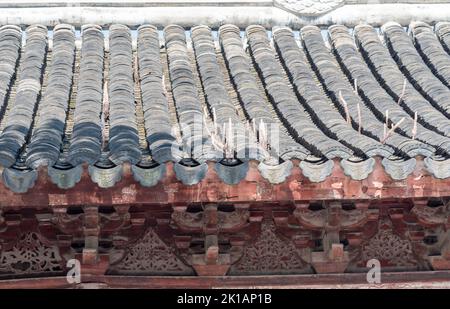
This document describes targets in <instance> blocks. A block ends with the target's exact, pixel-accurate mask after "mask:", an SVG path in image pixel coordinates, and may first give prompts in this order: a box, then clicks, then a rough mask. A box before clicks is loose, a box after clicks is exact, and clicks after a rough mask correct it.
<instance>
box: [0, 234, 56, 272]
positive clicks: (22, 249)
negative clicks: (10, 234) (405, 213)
mask: <svg viewBox="0 0 450 309" xmlns="http://www.w3.org/2000/svg"><path fill="white" fill-rule="evenodd" d="M62 270H63V268H62V258H61V256H60V254H59V250H58V248H57V247H56V246H47V245H46V244H45V243H44V242H43V241H42V240H41V238H40V236H39V235H38V234H37V233H34V232H28V233H24V234H22V235H21V236H20V238H19V239H18V240H17V242H16V243H15V244H14V246H13V247H12V248H11V249H9V250H6V251H3V252H1V254H0V274H1V275H8V274H13V275H22V274H25V275H30V274H39V273H45V272H61V271H62Z"/></svg>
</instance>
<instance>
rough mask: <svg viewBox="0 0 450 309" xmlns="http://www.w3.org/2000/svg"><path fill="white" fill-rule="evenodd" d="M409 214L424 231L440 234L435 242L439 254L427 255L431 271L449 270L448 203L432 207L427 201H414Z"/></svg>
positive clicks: (449, 223) (449, 212)
mask: <svg viewBox="0 0 450 309" xmlns="http://www.w3.org/2000/svg"><path fill="white" fill-rule="evenodd" d="M411 213H413V214H414V215H415V216H416V218H417V221H418V223H419V224H420V225H421V226H423V227H424V228H425V229H427V230H437V231H439V232H440V233H439V235H438V240H437V246H438V247H439V251H440V254H439V255H436V254H433V255H428V254H427V256H428V260H429V262H430V264H431V266H432V267H433V269H435V270H448V269H450V202H446V201H443V204H442V205H441V206H435V207H433V206H431V205H428V201H427V200H415V201H414V207H413V208H412V210H411ZM422 236H425V235H422ZM422 240H423V237H422Z"/></svg>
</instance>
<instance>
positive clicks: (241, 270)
mask: <svg viewBox="0 0 450 309" xmlns="http://www.w3.org/2000/svg"><path fill="white" fill-rule="evenodd" d="M275 229H276V228H275V225H274V223H273V222H272V221H269V220H265V221H263V222H262V224H261V234H260V235H259V237H258V238H257V239H256V241H255V242H254V243H253V244H249V245H248V246H247V247H246V248H245V252H244V254H243V256H242V258H241V259H240V260H239V261H238V262H237V263H236V264H235V265H233V266H232V268H231V271H230V272H231V274H235V275H236V274H239V275H247V274H272V273H305V272H308V271H309V268H308V267H307V264H306V263H305V262H304V261H303V260H302V259H301V257H300V256H299V250H298V249H297V248H296V247H295V246H294V244H293V243H292V242H287V241H284V240H282V239H281V238H280V237H278V236H277V234H276V233H275Z"/></svg>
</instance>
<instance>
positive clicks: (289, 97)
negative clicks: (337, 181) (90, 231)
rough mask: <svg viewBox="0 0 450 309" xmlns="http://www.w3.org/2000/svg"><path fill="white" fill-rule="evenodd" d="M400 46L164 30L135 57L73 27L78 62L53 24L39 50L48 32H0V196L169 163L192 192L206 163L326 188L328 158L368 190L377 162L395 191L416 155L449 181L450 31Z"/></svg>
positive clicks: (355, 39)
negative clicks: (298, 171)
mask: <svg viewBox="0 0 450 309" xmlns="http://www.w3.org/2000/svg"><path fill="white" fill-rule="evenodd" d="M408 32H409V33H408ZM408 32H406V31H405V29H404V28H403V27H401V26H400V25H398V24H396V23H387V24H385V25H384V26H383V27H382V28H381V34H382V35H380V33H379V32H378V31H377V30H376V29H374V28H372V27H371V26H369V25H360V26H358V27H356V28H355V29H348V28H346V27H344V26H340V25H335V26H331V27H330V28H329V29H328V32H327V34H328V41H324V39H323V30H321V29H319V28H317V27H315V26H306V27H304V28H302V29H301V30H300V32H299V34H300V35H299V37H297V36H296V35H295V33H294V32H293V31H292V30H291V29H289V28H286V27H278V28H274V29H273V31H272V32H271V35H270V37H269V36H268V31H267V29H264V28H263V27H261V26H258V25H251V26H249V27H247V29H246V31H245V35H244V38H243V37H242V33H241V31H240V29H239V28H237V27H236V26H233V25H224V26H222V27H221V28H220V29H219V31H218V33H217V34H218V35H217V39H215V38H214V36H213V35H212V32H211V30H210V29H209V28H208V27H206V26H198V27H195V28H193V29H191V32H190V34H191V35H190V36H189V37H188V38H187V37H186V31H185V29H183V28H182V27H180V26H177V25H170V26H167V27H166V28H164V30H163V40H162V41H161V39H160V32H159V31H158V29H157V28H155V27H153V26H151V25H143V26H141V27H139V28H138V30H137V44H136V46H137V48H136V50H134V49H133V38H132V35H131V33H130V30H129V29H128V28H127V27H126V26H123V25H113V26H111V27H110V29H109V42H108V47H109V48H108V50H105V38H104V32H102V28H101V27H99V26H96V25H86V26H84V27H83V28H82V43H81V48H77V47H76V46H77V44H76V38H75V32H74V29H73V27H71V26H70V25H64V24H61V25H58V26H56V27H55V28H54V29H53V38H52V41H53V44H52V48H51V50H50V49H49V40H48V36H47V35H48V33H47V28H45V27H43V26H39V25H34V26H30V27H29V28H27V29H26V44H25V45H24V46H22V44H21V40H22V32H21V29H20V28H19V27H16V26H3V27H1V28H0V47H1V48H0V96H1V97H0V166H2V167H3V182H4V184H5V185H7V186H8V187H10V188H11V189H13V190H14V191H17V192H25V191H26V190H27V189H28V188H29V187H30V186H32V184H33V178H34V179H35V177H36V176H35V175H36V170H37V169H38V168H39V167H41V166H48V167H49V168H48V171H49V173H53V175H60V176H61V175H64V176H61V177H59V176H58V177H56V176H55V177H53V178H52V179H56V180H55V182H56V183H57V184H59V186H61V187H63V188H68V187H70V186H73V185H74V184H75V183H76V179H77V178H78V176H77V175H81V172H80V171H81V170H82V165H83V164H87V165H88V166H89V169H90V172H91V171H92V173H91V175H92V177H93V180H94V181H95V179H97V178H98V179H107V180H105V183H104V184H101V186H103V187H105V186H110V185H113V184H114V176H111V177H109V176H108V177H109V178H108V177H107V176H104V175H105V174H106V175H113V174H114V172H113V171H114V170H120V169H121V165H122V164H123V163H126V162H128V163H130V164H132V166H133V167H134V168H133V171H135V172H136V175H138V176H137V177H138V178H139V177H141V178H142V179H141V180H142V181H141V183H143V184H147V185H149V184H153V183H154V181H153V180H151V179H150V178H151V177H150V176H148V175H150V174H152V173H150V172H149V170H152V169H155V168H156V167H158V166H160V165H163V164H164V163H166V162H168V161H172V162H175V163H176V165H175V171H176V172H177V171H178V172H177V174H178V175H179V180H181V181H183V183H185V184H194V183H197V182H198V181H200V180H201V179H202V175H205V173H206V170H205V168H207V165H206V161H209V160H213V161H217V162H218V163H217V171H218V172H219V175H222V176H221V177H222V179H223V180H224V181H225V182H226V183H232V184H236V183H238V182H239V181H240V180H241V179H242V178H244V177H245V172H246V167H245V166H246V161H248V160H251V159H255V160H258V161H260V162H261V163H260V165H261V169H260V170H261V173H262V174H263V176H265V177H267V178H268V179H269V180H270V181H271V182H273V183H277V182H281V181H283V180H284V178H285V177H287V176H288V175H289V171H290V168H292V163H291V162H290V159H299V160H301V163H300V167H301V168H302V169H303V172H304V174H305V175H306V176H307V177H309V178H310V180H311V181H322V180H324V179H325V177H327V176H328V175H329V174H330V173H331V170H332V166H333V161H332V159H335V158H338V159H341V161H340V162H341V165H342V166H343V168H344V170H345V172H346V174H347V175H348V176H350V177H351V178H353V179H364V178H365V177H367V176H368V174H369V173H370V172H371V171H372V169H373V166H374V164H373V162H374V161H373V157H375V156H379V157H382V158H383V165H384V166H385V169H386V171H387V172H388V173H389V174H390V175H391V176H392V178H394V179H401V178H405V177H406V176H407V175H408V174H409V173H411V172H412V170H413V169H414V165H415V159H414V158H415V157H416V156H421V157H425V158H426V160H425V162H426V168H427V169H428V171H429V172H430V173H431V174H433V175H434V176H435V177H437V178H446V177H450V159H449V154H450V121H449V115H450V103H449V102H450V89H449V82H450V73H449V72H450V71H449V69H448V67H449V66H450V56H449V53H448V52H449V51H450V45H449V44H450V24H448V23H439V24H437V25H436V26H435V27H434V28H433V27H431V26H429V25H427V24H425V23H421V22H416V23H413V24H411V25H410V27H409V31H408ZM159 169H160V168H159ZM145 170H147V172H144V171H145ZM155 171H156V170H155ZM33 175H34V176H33ZM101 175H103V176H101ZM146 175H147V176H146ZM145 177H150V178H148V179H147V180H145ZM60 178H61V179H65V180H64V181H65V182H66V183H65V184H63V183H62V181H63V180H58V179H60ZM96 182H98V181H96Z"/></svg>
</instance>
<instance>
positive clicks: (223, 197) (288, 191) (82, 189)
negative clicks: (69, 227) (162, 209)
mask: <svg viewBox="0 0 450 309" xmlns="http://www.w3.org/2000/svg"><path fill="white" fill-rule="evenodd" d="M417 162H418V163H417V166H416V169H415V171H414V172H413V173H412V174H411V175H409V176H408V178H407V179H405V180H401V181H395V180H393V179H391V178H390V176H389V175H388V174H386V172H385V171H384V168H383V167H382V166H381V161H380V160H377V162H376V167H375V170H374V172H373V173H372V174H370V175H369V177H368V178H367V179H365V180H362V181H356V180H352V179H351V178H350V177H348V176H345V175H344V173H343V170H342V168H341V167H340V165H339V164H338V162H336V164H335V165H334V170H333V173H332V175H330V176H329V177H328V178H327V179H326V180H325V181H323V182H321V183H312V182H310V181H309V180H308V179H307V178H306V177H305V176H303V175H302V172H301V170H300V168H299V167H298V162H295V167H294V169H293V171H292V175H291V176H289V177H288V179H287V180H286V181H285V182H284V183H282V184H278V185H272V184H270V183H269V182H268V181H267V180H265V179H264V178H262V176H261V175H260V173H259V171H258V169H257V162H250V169H249V172H248V174H247V177H246V178H245V180H243V181H241V183H239V184H238V185H227V184H225V183H223V182H222V181H221V180H220V179H219V177H218V176H217V174H216V173H215V171H214V166H213V164H214V163H212V162H211V163H210V166H209V169H208V173H207V175H206V177H205V179H203V181H201V182H200V183H199V184H196V185H193V186H186V185H183V184H182V183H181V182H179V181H178V180H177V179H176V177H175V174H174V171H173V167H172V164H171V163H168V164H167V174H166V177H165V178H164V180H163V181H162V182H160V183H158V184H157V185H156V186H154V187H151V188H145V187H142V186H140V185H139V184H138V183H137V182H136V181H135V180H134V179H133V176H132V175H131V171H130V167H129V166H125V167H124V175H123V178H122V180H121V181H120V182H118V183H117V184H116V185H115V186H114V187H113V188H109V189H102V188H100V187H98V186H97V185H96V184H95V183H93V182H92V181H91V179H90V178H89V175H88V173H87V170H86V169H85V170H84V172H83V176H82V179H81V181H80V182H79V183H78V184H77V185H76V186H75V187H74V188H72V189H69V190H62V189H59V188H58V187H57V186H56V185H54V184H53V183H51V181H50V179H49V177H48V176H47V173H46V171H45V170H41V171H40V172H39V178H38V180H37V182H36V185H35V186H34V187H33V188H32V189H30V190H29V191H28V192H27V193H25V194H17V193H14V192H12V191H11V190H9V189H8V188H6V187H5V186H4V185H3V183H0V206H2V207H48V206H49V205H50V206H70V205H124V204H128V205H130V204H131V205H132V204H146V205H148V204H153V205H170V204H173V205H186V204H187V203H195V202H231V203H249V202H250V203H251V202H258V201H263V202H277V203H283V202H293V201H308V200H336V199H346V200H357V199H358V200H368V199H389V198H422V197H438V196H439V197H442V196H450V179H444V180H442V179H436V178H434V177H433V176H432V175H430V174H429V173H428V172H427V171H426V170H425V169H424V168H423V161H421V160H420V159H418V161H417ZM167 207H169V206H167Z"/></svg>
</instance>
